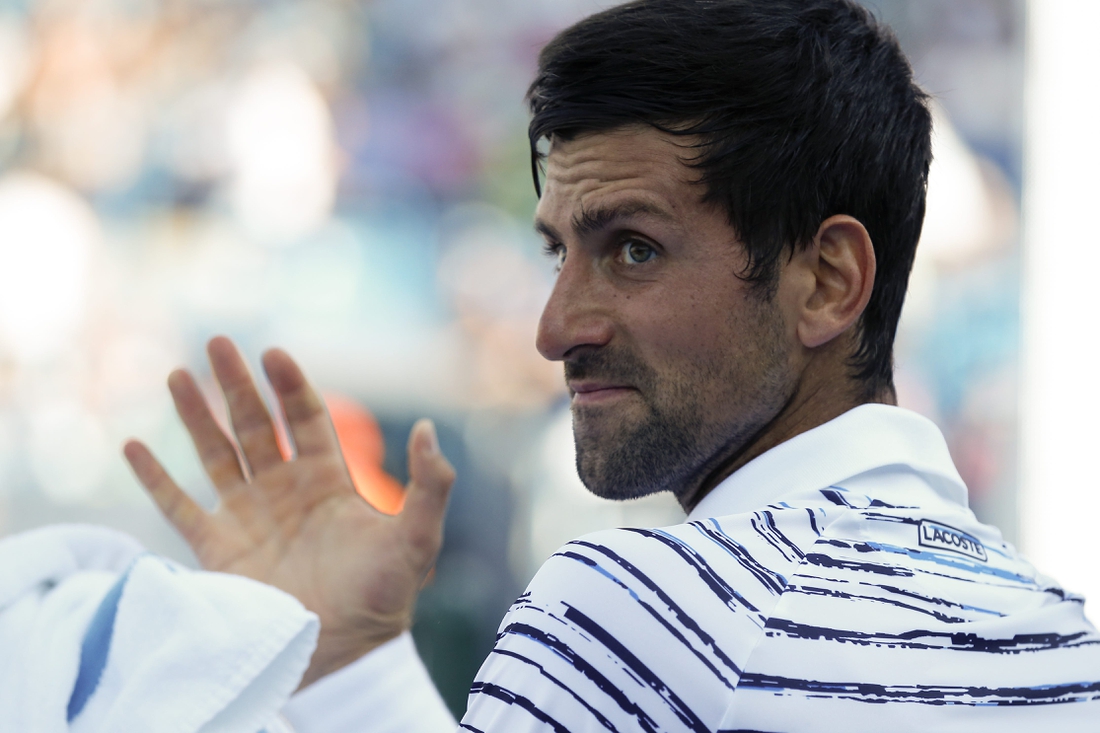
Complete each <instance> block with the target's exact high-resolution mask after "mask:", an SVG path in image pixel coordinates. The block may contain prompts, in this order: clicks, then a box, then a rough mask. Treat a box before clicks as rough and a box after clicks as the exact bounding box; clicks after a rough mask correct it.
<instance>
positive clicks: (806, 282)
mask: <svg viewBox="0 0 1100 733" xmlns="http://www.w3.org/2000/svg"><path fill="white" fill-rule="evenodd" d="M789 267H791V268H794V269H795V270H798V271H799V272H798V277H797V281H798V282H799V283H800V285H801V287H799V288H798V295H797V296H796V297H797V298H798V300H797V301H796V302H795V304H794V305H795V307H796V309H797V311H798V321H797V333H798V339H799V341H801V342H802V345H803V346H805V347H806V348H807V349H816V348H817V347H819V346H821V345H823V344H826V343H828V342H829V341H832V340H833V339H834V338H836V337H837V336H839V335H840V334H842V333H844V332H845V331H847V330H848V329H850V328H851V327H852V326H853V325H855V324H856V323H857V322H858V321H859V317H860V316H861V315H863V311H864V309H866V308H867V303H868V301H870V299H871V288H872V287H873V286H874V284H875V248H874V246H873V245H872V243H871V235H869V234H868V233H867V229H866V228H865V227H864V226H863V224H861V223H860V222H859V221H858V220H857V219H854V218H852V217H850V216H847V215H844V214H840V215H837V216H831V217H829V218H828V219H826V220H825V221H823V222H822V223H821V226H820V227H819V228H818V230H817V234H816V235H815V236H814V239H813V242H812V243H811V244H810V246H808V247H806V249H804V250H802V251H801V252H798V253H797V254H796V255H795V256H794V257H793V258H792V260H791V262H790V264H789Z"/></svg>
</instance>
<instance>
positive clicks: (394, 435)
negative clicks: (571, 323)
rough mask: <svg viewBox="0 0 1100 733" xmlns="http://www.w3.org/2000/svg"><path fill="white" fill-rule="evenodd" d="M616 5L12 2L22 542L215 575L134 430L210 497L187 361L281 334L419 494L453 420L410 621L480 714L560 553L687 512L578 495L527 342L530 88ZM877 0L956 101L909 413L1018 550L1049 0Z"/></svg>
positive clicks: (9, 299) (0, 490)
mask: <svg viewBox="0 0 1100 733" xmlns="http://www.w3.org/2000/svg"><path fill="white" fill-rule="evenodd" d="M609 4H610V3H604V2H596V0H524V1H523V2H515V0H511V1H507V0H371V1H370V2H350V1H346V0H264V1H262V2H260V1H258V0H190V1H185V0H23V1H21V2H20V1H17V2H12V1H8V2H3V3H0V534H8V533H11V532H15V531H19V530H22V529H26V528H29V527H33V526H37V525H40V524H43V523H48V522H57V521H92V522H99V523H103V524H108V525H111V526H115V527H118V528H120V529H123V530H125V531H127V532H130V533H132V534H134V535H135V536H137V537H138V538H139V539H140V540H141V541H142V542H144V543H145V544H146V545H147V546H148V547H150V548H151V549H153V550H155V551H158V552H162V553H165V554H167V555H170V556H173V557H176V558H178V559H181V560H183V561H184V562H193V560H192V559H191V558H190V556H189V553H188V551H187V549H186V547H185V546H184V545H183V543H182V542H181V541H180V540H179V539H178V538H177V537H176V536H175V535H174V533H173V532H172V530H171V529H170V528H169V527H168V526H167V525H166V524H165V523H164V521H163V520H162V519H161V518H160V517H159V515H158V514H157V513H156V511H155V509H154V508H153V506H152V505H151V503H150V502H149V501H148V500H147V499H146V498H145V496H144V495H143V494H142V492H141V490H140V489H139V488H138V486H137V484H136V482H135V481H134V480H133V478H132V477H131V476H130V475H129V473H128V471H127V469H126V468H125V466H124V464H123V462H122V460H121V458H120V456H119V449H118V447H119V445H120V443H121V441H122V440H123V439H124V438H126V437H128V436H131V435H136V436H140V437H142V438H144V439H146V440H148V442H149V443H150V444H151V445H152V447H153V448H154V449H155V450H156V451H157V452H158V453H159V455H161V456H162V457H163V458H164V459H165V462H166V464H167V465H168V466H169V468H170V469H171V470H172V471H173V473H174V474H175V475H176V476H177V478H178V479H179V480H180V481H181V483H183V484H184V485H185V486H187V488H188V489H189V490H191V491H192V492H193V493H194V494H195V495H196V496H198V497H200V498H201V499H202V500H203V501H205V502H206V503H207V504H208V505H210V504H212V503H213V501H214V497H213V493H212V491H211V489H210V487H209V485H208V483H207V482H206V480H205V478H204V476H203V475H202V472H201V470H200V469H199V466H198V463H197V461H196V459H195V456H194V453H193V450H192V448H191V446H190V444H189V442H188V440H187V438H186V435H185V433H184V432H183V430H182V428H181V427H180V426H179V424H178V422H177V420H176V419H175V417H174V414H173V412H172V409H171V403H170V400H169V398H168V395H167V391H166V389H165V388H164V377H165V376H166V375H167V373H168V372H169V371H170V370H171V369H172V368H173V367H175V366H177V365H179V364H185V365H188V366H189V367H191V368H192V369H194V370H195V371H196V372H197V373H198V374H200V376H201V378H202V379H203V380H204V382H205V384H206V386H207V388H208V389H209V390H210V395H211V397H214V396H215V395H216V392H215V391H214V388H213V385H212V383H211V381H210V377H209V372H208V369H207V367H206V365H205V359H204V355H203V345H204V343H205V341H206V339H207V338H209V337H210V336H211V335H214V334H216V333H225V334H228V335H230V336H232V337H233V338H235V339H236V340H237V342H238V343H239V344H240V345H241V347H242V348H243V349H244V350H245V352H246V354H247V356H248V358H249V359H250V360H251V361H252V362H253V363H254V364H255V363H256V360H257V358H258V356H259V354H260V352H261V351H262V350H263V349H264V348H266V347H268V346H271V345H276V344H278V345H281V346H283V347H285V348H287V349H288V350H290V351H291V353H292V354H294V355H295V356H297V357H298V358H299V359H300V361H301V362H302V364H303V365H304V367H305V368H306V370H307V372H308V373H309V375H310V376H311V378H312V379H313V381H314V382H315V383H316V384H317V385H318V386H319V387H320V388H321V389H322V390H324V391H325V392H326V394H328V395H329V397H330V399H332V400H335V401H339V402H340V404H342V405H344V406H345V407H346V406H347V405H349V404H350V405H352V407H351V408H348V409H351V411H352V413H354V415H353V418H354V419H359V420H367V421H369V420H370V419H371V418H370V417H369V415H368V413H367V412H366V411H369V413H373V416H374V419H375V420H376V421H377V426H378V428H379V432H380V435H381V436H382V437H383V438H384V440H385V444H386V452H385V458H384V460H383V463H382V467H383V468H384V470H385V471H386V472H387V473H389V474H390V475H392V476H394V477H396V478H397V479H398V480H399V481H404V479H405V465H404V442H405V438H406V436H407V433H408V429H409V427H410V426H411V425H412V422H413V421H414V420H415V419H416V418H417V417H419V416H424V415H426V416H430V417H432V418H434V419H435V420H436V422H437V424H438V425H439V426H440V432H441V442H442V446H443V449H444V451H445V452H446V453H447V455H448V456H450V457H451V459H452V461H453V462H454V463H455V465H456V467H457V469H458V475H459V479H458V483H457V486H456V491H455V494H454V500H453V504H452V507H451V509H450V513H449V516H448V524H447V534H446V545H445V549H444V553H443V555H442V557H441V559H440V561H439V565H438V567H437V571H436V573H435V577H434V581H433V583H432V584H431V585H430V586H429V587H428V588H427V590H426V591H425V593H424V595H423V597H422V599H421V602H420V606H419V610H418V618H417V623H416V627H415V629H414V632H415V635H416V638H417V643H418V645H419V647H420V649H421V652H422V654H423V655H424V657H425V659H426V661H427V663H428V665H429V667H430V669H431V671H432V673H433V675H434V676H435V678H436V680H437V682H438V683H439V685H440V687H441V689H442V690H443V692H444V695H445V697H446V698H447V700H448V702H449V704H451V705H452V707H454V708H455V709H456V710H460V709H462V707H464V699H465V692H466V689H467V687H468V685H469V682H470V680H471V678H472V676H473V673H474V671H475V670H476V668H477V666H478V664H479V663H480V661H481V659H483V658H484V655H485V654H486V652H487V650H488V649H489V647H490V646H491V644H492V640H493V637H494V633H495V628H496V624H497V622H498V621H499V619H500V617H501V615H502V613H503V612H504V610H505V609H506V608H507V606H508V604H509V603H510V602H511V600H512V599H513V598H514V597H515V596H516V595H517V594H518V593H519V592H520V591H521V590H522V588H523V586H524V585H525V583H526V582H527V581H528V579H529V578H530V576H531V574H532V573H533V572H534V569H535V568H537V567H538V565H539V563H540V562H541V561H542V560H543V559H544V558H545V557H547V556H548V555H549V554H550V553H551V552H552V551H553V550H554V549H555V548H556V547H557V546H558V545H559V544H561V543H562V542H565V541H567V540H569V539H571V538H572V537H575V536H577V535H580V534H583V533H585V532H588V531H591V530H595V529H600V528H603V527H608V526H618V525H622V524H638V525H646V524H648V525H659V524H666V523H671V522H675V521H678V520H679V519H680V518H682V514H681V513H679V510H678V508H677V507H676V505H675V503H674V502H672V501H671V499H669V498H668V497H655V498H651V499H646V500H643V501H638V502H632V503H630V504H625V505H623V504H612V503H609V502H603V501H600V500H597V499H594V498H592V497H590V496H589V495H587V494H586V493H585V492H584V489H583V487H581V486H580V485H579V482H578V480H577V478H576V475H575V472H574V470H573V467H572V440H571V435H570V430H569V421H568V411H567V403H566V399H565V395H564V391H563V385H562V380H561V375H560V370H559V368H557V367H556V366H555V365H552V364H548V363H545V362H544V361H542V359H541V358H540V357H539V356H538V354H537V353H536V352H535V350H534V347H533V341H534V329H535V324H536V322H537V318H538V315H539V312H540V309H541V305H542V302H543V300H544V298H545V296H546V294H547V293H548V291H549V287H550V284H551V278H552V268H551V263H550V262H548V261H545V260H544V259H543V256H542V255H541V246H540V241H539V239H538V238H537V237H536V236H535V235H534V234H533V232H532V230H531V226H530V220H531V215H532V212H533V210H534V205H535V196H534V192H533V189H532V185H531V180H530V167H529V158H528V152H527V140H526V123H527V115H526V111H525V108H524V106H523V102H522V99H523V94H524V91H525V88H526V85H527V84H528V83H529V81H530V79H531V77H532V75H533V72H534V68H535V60H536V57H537V54H538V51H539V49H540V47H541V46H542V44H543V43H545V42H546V41H547V40H549V38H551V37H552V36H553V35H554V33H556V32H557V31H558V30H560V29H561V28H563V27H565V26H566V25H568V24H569V23H571V22H573V21H574V20H576V19H578V18H580V17H582V16H583V15H586V14H589V13H591V12H593V11H595V10H598V9H600V8H602V7H606V6H607V5H609ZM868 4H869V5H870V6H871V7H873V8H874V9H875V10H876V11H877V12H878V13H879V15H880V16H881V17H882V18H884V19H885V20H886V21H887V22H889V23H890V24H891V25H892V26H893V27H894V28H895V29H896V31H897V33H898V35H899V37H900V39H901V41H902V44H903V46H904V47H905V49H906V51H907V52H908V53H909V55H910V58H911V59H912V62H913V64H914V66H915V69H916V72H917V77H918V79H919V80H920V82H921V83H922V85H923V86H924V87H925V88H926V89H927V90H928V91H929V92H931V93H932V94H933V95H934V96H935V99H936V126H937V128H936V156H937V162H936V164H935V167H934V170H933V173H932V179H931V183H930V192H929V214H928V222H927V224H926V231H925V236H924V238H923V240H922V244H921V247H920V250H919V253H918V260H917V265H916V268H915V271H914V275H913V284H912V289H911V293H910V298H909V303H908V305H907V308H906V312H905V314H904V317H903V324H902V328H901V332H900V335H899V341H898V352H897V357H898V367H899V371H898V387H899V393H900V400H901V402H902V404H903V405H904V406H908V407H911V408H912V409H916V410H918V411H920V412H923V413H925V414H926V415H928V416H930V417H932V418H933V419H934V420H936V421H937V423H939V425H940V426H941V427H942V428H943V429H944V430H945V432H946V434H947V436H948V439H949V442H950V446H951V450H952V452H953V454H954V457H955V459H956V461H957V463H958V464H959V468H960V471H961V472H962V473H963V476H964V478H965V479H966V480H967V482H968V484H969V486H970V489H971V492H972V493H971V497H972V505H973V507H974V509H975V511H976V512H977V513H978V514H979V516H981V517H982V518H984V519H986V520H988V521H991V522H993V523H995V524H997V525H999V526H1000V527H1001V528H1002V529H1003V530H1004V531H1005V534H1006V536H1007V537H1008V538H1009V539H1010V540H1012V539H1014V538H1015V536H1016V531H1017V516H1016V509H1015V507H1016V491H1017V483H1018V482H1017V469H1016V460H1015V453H1016V442H1017V438H1016V434H1017V422H1018V420H1017V393H1018V389H1017V387H1018V377H1017V373H1018V370H1017V360H1018V353H1019V346H1018V343H1019V300H1020V298H1019V292H1020V287H1019V280H1020V247H1019V236H1018V226H1017V225H1018V221H1019V215H1018V211H1019V202H1020V189H1021V145H1022V127H1023V111H1024V110H1023V96H1022V86H1023V84H1022V82H1023V74H1024V63H1023V61H1024V55H1023V48H1024V7H1023V1H1022V0H873V1H871V0H869V2H868ZM357 411H358V412H357ZM352 422H354V420H352ZM347 445H350V443H346V446H347ZM348 450H349V451H352V452H354V450H356V449H355V448H354V447H350V448H348ZM364 450H365V451H366V452H367V453H370V450H369V449H364ZM364 460H366V459H364ZM361 488H362V487H361ZM368 493H369V492H368Z"/></svg>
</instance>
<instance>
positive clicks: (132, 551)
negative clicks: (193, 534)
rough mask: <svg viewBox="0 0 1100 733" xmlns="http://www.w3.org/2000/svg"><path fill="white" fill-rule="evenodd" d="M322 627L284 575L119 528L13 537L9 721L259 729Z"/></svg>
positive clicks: (247, 732)
mask: <svg viewBox="0 0 1100 733" xmlns="http://www.w3.org/2000/svg"><path fill="white" fill-rule="evenodd" d="M93 619H96V623H94V624H93ZM105 619H106V620H107V622H106V623H105V622H104V620H105ZM90 625H91V627H92V628H89V627H90ZM317 631H318V622H317V618H316V616H314V615H313V614H312V613H310V612H308V611H306V610H305V609H304V608H303V607H302V606H301V604H299V603H298V602H297V601H296V600H295V599H294V598H292V597H290V596H289V595H287V594H285V593H283V592H281V591H279V590H277V589H275V588H272V587H270V586H266V585H263V584H261V583H257V582H255V581H251V580H248V579H246V578H241V577H237V576H230V575H224V574H220V573H208V572H196V571H191V570H187V569H184V568H182V567H179V566H177V565H175V564H173V563H170V562H168V561H166V560H163V559H161V558H158V557H155V556H153V555H149V554H142V551H141V548H140V546H138V545H137V543H135V542H134V541H133V540H132V539H130V538H128V537H126V536H125V535H121V534H119V533H117V532H114V531H112V530H107V529H103V528H98V527H89V526H55V527H47V528H43V529H39V530H35V531H32V532H28V533H25V534H22V535H16V536H13V537H8V538H5V539H3V540H0V730H3V731H9V730H10V731H35V732H36V733H53V732H54V731H57V732H58V733H60V732H61V731H73V732H74V733H83V732H84V731H106V730H110V731H143V732H145V731H172V732H173V733H177V732H178V733H223V732H224V733H230V732H232V733H256V732H257V731H259V730H261V729H262V728H264V727H265V725H266V724H267V723H269V722H270V721H272V719H273V718H274V717H275V715H276V713H277V711H278V710H279V708H280V707H281V706H282V705H283V704H284V703H285V701H286V700H287V698H288V697H289V696H290V694H291V692H293V690H294V689H295V687H296V686H297V685H298V682H299V680H300V679H301V675H302V674H303V672H304V671H305V669H306V667H307V666H308V664H309V657H310V655H311V654H312V652H313V648H314V645H315V643H316V637H317ZM82 654H83V656H84V663H83V665H82ZM90 657H91V658H92V659H91V660H90V659H89V658H90ZM97 660H98V661H100V662H101V664H100V665H96V664H94V662H96V661H97ZM90 662H92V664H90ZM82 667H83V669H82ZM78 677H79V681H80V683H81V684H80V687H81V688H82V689H83V692H84V693H85V694H84V695H81V696H77V698H79V699H78V700H77V701H76V702H78V703H79V704H76V705H75V707H74V694H73V693H74V686H76V685H77V683H78ZM89 685H90V686H89ZM88 693H90V694H88ZM80 700H82V701H83V702H80ZM74 710H77V711H78V712H77V713H76V714H75V716H74V717H73V719H72V722H71V727H70V724H69V722H68V717H69V716H70V715H71V714H72V713H73V711H74Z"/></svg>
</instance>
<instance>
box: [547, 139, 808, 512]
mask: <svg viewBox="0 0 1100 733" xmlns="http://www.w3.org/2000/svg"><path fill="white" fill-rule="evenodd" d="M677 143H679V144H680V145H682V144H683V140H682V139H680V140H677V139H676V138H673V137H672V136H669V135H666V134H664V133H660V132H658V131H656V130H653V129H650V128H627V129H620V130H614V131H611V132H606V133H593V134H588V135H583V136H579V137H577V138H575V139H573V140H566V141H563V140H555V141H554V143H553V145H552V147H551V151H550V154H549V157H548V160H547V168H546V173H547V180H546V185H545V190H544V192H543V195H542V199H541V201H540V202H539V206H538V210H537V212H536V223H535V225H536V228H537V229H538V230H539V231H540V233H542V235H543V236H544V237H545V239H546V241H547V247H548V249H549V250H550V251H551V252H553V253H554V254H555V255H556V256H557V257H558V258H559V262H560V271H559V273H558V277H557V282H556V283H555V286H554V290H553V292H552V293H551V295H550V299H549V301H548V302H547V304H546V309H545V310H544V311H543V314H542V319H541V321H540V323H539V331H538V339H537V343H538V348H539V351H540V352H541V353H542V354H543V356H545V357H546V358H548V359H552V360H560V361H563V362H564V363H565V377H566V382H567V384H568V386H569V390H570V393H571V395H572V411H573V431H574V437H575V440H576V445H577V469H578V471H579V473H580V476H581V479H582V480H583V481H584V483H585V485H586V486H587V487H588V488H589V490H591V491H592V492H593V493H595V494H597V495H599V496H604V497H608V498H616V499H626V498H632V497H637V496H643V495H646V494H650V493H653V492H656V491H662V490H670V491H672V492H673V493H674V494H676V495H677V496H680V497H683V496H684V494H685V492H691V491H694V490H696V489H697V488H698V486H699V485H700V484H701V483H702V482H704V481H706V479H707V477H708V475H709V474H711V473H712V472H713V471H715V470H717V469H719V468H720V467H721V464H723V463H724V462H725V461H726V460H727V459H729V458H730V457H732V456H734V455H736V453H738V452H739V451H740V450H741V449H742V448H743V447H744V446H745V445H747V444H748V442H749V441H750V440H751V439H752V438H753V436H755V435H756V434H757V433H758V432H759V431H760V430H761V429H762V428H763V427H764V426H766V425H767V424H768V423H769V422H770V421H771V420H772V419H773V418H774V417H775V416H776V415H777V414H778V413H779V411H780V410H781V409H782V408H783V406H784V404H785V403H786V401H787V400H788V399H789V397H790V395H791V394H792V393H793V391H794V377H793V376H792V368H791V366H790V362H791V359H790V357H789V354H791V353H792V349H793V345H794V343H795V342H796V335H795V333H794V329H793V327H792V326H791V325H790V324H787V323H785V322H784V320H785V319H784V318H783V316H782V313H781V309H780V307H779V305H778V302H777V299H775V298H770V299H769V298H767V297H765V296H763V295H762V294H761V293H760V291H759V289H758V288H755V287H754V286H753V285H752V284H750V283H747V282H745V281H743V280H741V279H740V278H739V277H738V274H739V273H741V272H743V270H744V267H745V263H746V258H745V253H744V251H743V249H742V247H741V245H740V243H739V242H738V240H737V236H736V234H735V233H734V231H733V230H732V228H731V227H730V226H729V224H728V222H727V220H726V216H725V213H724V212H723V211H722V210H721V209H720V208H719V207H717V206H714V205H712V204H705V203H704V202H703V201H702V195H703V193H704V188H703V186H702V185H700V184H698V183H694V182H692V178H693V177H694V176H696V175H697V171H694V170H692V169H691V168H689V167H688V166H686V165H685V164H684V163H683V162H682V157H683V156H685V155H687V156H690V155H691V154H692V152H693V151H692V150H690V149H689V150H685V149H684V148H682V147H680V146H678V144H677Z"/></svg>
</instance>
